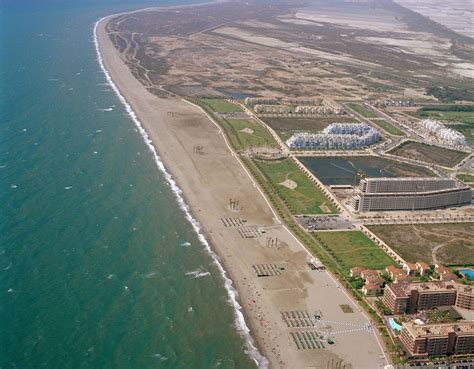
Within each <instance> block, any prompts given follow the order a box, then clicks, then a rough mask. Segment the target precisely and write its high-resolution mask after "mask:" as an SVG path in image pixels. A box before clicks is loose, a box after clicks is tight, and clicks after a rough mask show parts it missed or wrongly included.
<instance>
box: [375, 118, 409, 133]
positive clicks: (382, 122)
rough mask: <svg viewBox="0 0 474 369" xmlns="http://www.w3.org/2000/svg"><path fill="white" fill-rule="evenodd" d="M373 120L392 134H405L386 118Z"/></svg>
mask: <svg viewBox="0 0 474 369" xmlns="http://www.w3.org/2000/svg"><path fill="white" fill-rule="evenodd" d="M371 121H372V122H374V123H375V124H376V125H378V126H379V127H380V128H382V129H383V130H385V131H387V132H388V133H390V134H392V135H395V136H405V133H403V131H401V130H400V129H398V128H397V127H395V126H394V125H393V124H391V123H389V122H387V121H386V120H385V119H372V120H371Z"/></svg>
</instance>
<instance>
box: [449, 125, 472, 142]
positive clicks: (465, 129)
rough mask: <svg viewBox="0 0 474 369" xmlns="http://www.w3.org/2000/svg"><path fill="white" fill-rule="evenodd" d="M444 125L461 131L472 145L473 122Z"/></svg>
mask: <svg viewBox="0 0 474 369" xmlns="http://www.w3.org/2000/svg"><path fill="white" fill-rule="evenodd" d="M446 126H448V127H449V128H452V129H454V130H456V131H458V132H461V133H462V134H463V135H464V137H466V141H467V142H468V144H470V145H473V146H474V123H470V124H469V123H462V124H446Z"/></svg>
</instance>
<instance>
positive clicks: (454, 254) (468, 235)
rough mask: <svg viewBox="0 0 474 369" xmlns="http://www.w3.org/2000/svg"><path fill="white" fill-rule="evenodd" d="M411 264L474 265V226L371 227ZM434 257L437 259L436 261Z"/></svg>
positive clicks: (414, 225) (461, 224) (455, 224)
mask: <svg viewBox="0 0 474 369" xmlns="http://www.w3.org/2000/svg"><path fill="white" fill-rule="evenodd" d="M367 228H369V229H370V230H371V231H372V232H373V233H375V234H376V235H377V236H378V237H380V238H381V239H382V240H383V241H384V242H385V243H386V244H387V245H389V246H390V247H391V248H392V249H394V250H395V251H396V252H397V253H399V254H400V256H401V257H402V258H404V259H405V260H406V261H408V262H412V263H414V262H416V261H424V262H426V263H433V262H434V261H435V260H434V258H436V259H437V260H438V261H440V262H441V263H445V264H474V223H452V224H413V225H376V226H368V227H367ZM433 256H434V258H433Z"/></svg>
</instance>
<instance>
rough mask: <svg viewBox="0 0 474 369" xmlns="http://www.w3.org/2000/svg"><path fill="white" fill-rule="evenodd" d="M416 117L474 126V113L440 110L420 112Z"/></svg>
mask: <svg viewBox="0 0 474 369" xmlns="http://www.w3.org/2000/svg"><path fill="white" fill-rule="evenodd" d="M416 115H417V116H418V117H420V118H430V119H436V120H448V121H456V122H463V123H469V124H474V111H440V110H418V111H417V112H416Z"/></svg>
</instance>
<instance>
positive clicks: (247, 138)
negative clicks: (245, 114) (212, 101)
mask: <svg viewBox="0 0 474 369" xmlns="http://www.w3.org/2000/svg"><path fill="white" fill-rule="evenodd" d="M220 121H221V124H222V126H223V128H224V130H225V131H226V134H227V137H228V138H229V139H230V141H231V143H232V145H233V146H234V148H235V149H236V150H241V149H247V148H251V147H262V146H267V147H278V144H277V142H276V141H275V140H274V138H273V137H272V135H271V134H270V132H269V131H268V130H267V129H266V128H265V127H263V126H262V125H261V124H259V123H257V122H255V121H254V120H251V119H245V120H244V119H220Z"/></svg>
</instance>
